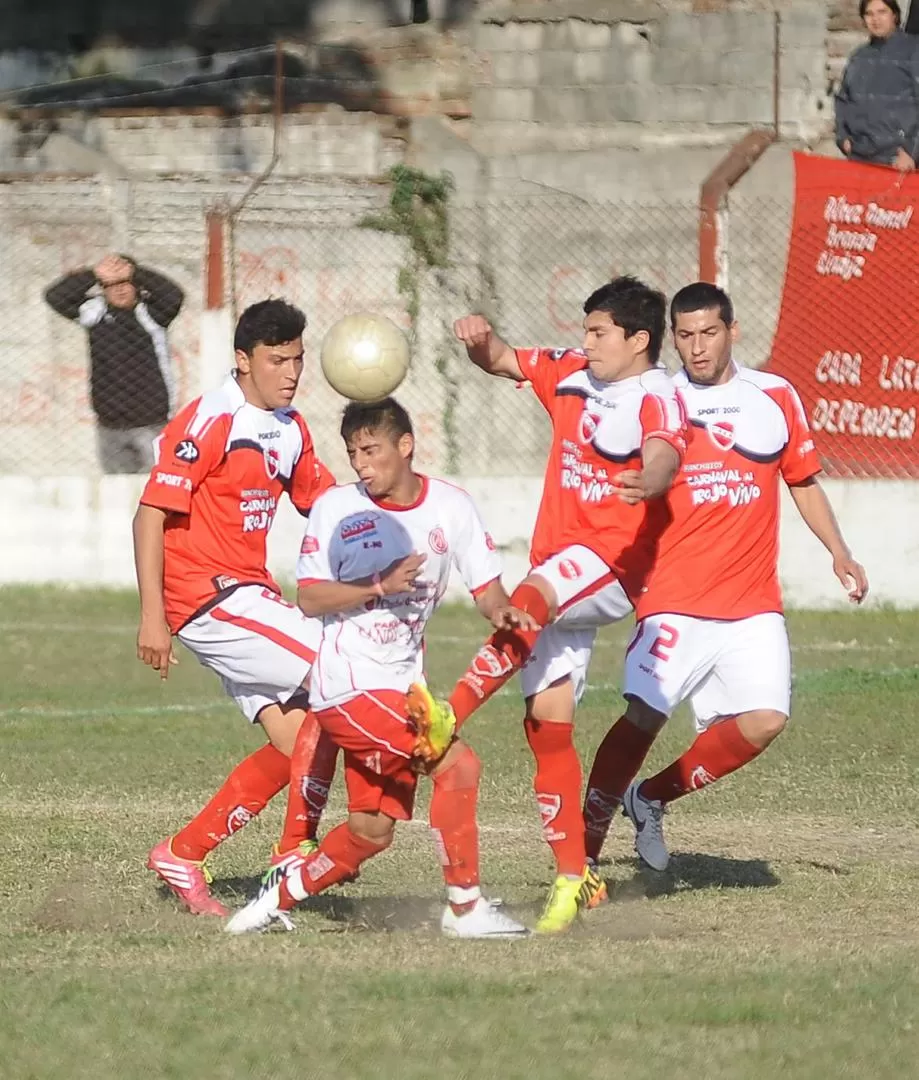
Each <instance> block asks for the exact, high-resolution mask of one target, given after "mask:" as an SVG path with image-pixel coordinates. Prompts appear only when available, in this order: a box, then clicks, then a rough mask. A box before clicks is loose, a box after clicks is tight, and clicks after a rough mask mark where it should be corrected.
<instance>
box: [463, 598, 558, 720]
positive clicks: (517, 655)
mask: <svg viewBox="0 0 919 1080" xmlns="http://www.w3.org/2000/svg"><path fill="white" fill-rule="evenodd" d="M510 599H511V603H512V604H513V605H514V607H516V608H519V609H520V610H521V611H525V612H527V614H529V615H531V616H532V617H533V618H534V619H535V620H536V621H537V622H538V623H539V625H540V627H543V626H545V625H546V623H547V622H548V621H549V605H548V604H547V603H546V600H545V597H544V596H543V595H542V593H541V592H540V591H539V589H537V588H536V586H535V585H528V584H527V583H526V582H523V584H521V585H518V586H517V588H516V589H514V591H513V592H512V593H511V598H510ZM538 637H539V631H538V630H496V631H495V632H494V633H493V634H492V635H491V637H490V638H489V639H488V640H487V641H486V642H485V644H484V645H483V646H482V648H481V649H479V651H478V652H477V653H476V654H475V658H474V659H473V661H472V663H471V664H470V665H469V667H468V668H467V669H466V672H465V674H464V675H463V676H462V677H461V679H460V681H459V682H458V683H457V684H456V686H455V687H454V689H453V693H452V694H451V695H450V704H451V705H452V706H453V711H454V713H456V727H457V730H459V728H460V725H461V724H463V723H464V722H465V721H466V720H467V719H468V718H469V717H470V716H471V715H472V714H473V713H474V712H475V711H476V709H478V708H480V707H481V706H482V705H484V704H485V702H486V701H488V699H489V698H490V697H491V696H492V694H494V693H496V692H497V691H498V690H500V689H501V687H502V686H504V684H505V683H506V682H508V680H510V679H511V678H513V676H514V674H515V673H516V672H518V671H519V670H520V669H521V668H522V667H523V665H524V664H525V663H526V662H527V659H528V657H529V655H530V653H531V652H532V651H533V646H534V645H535V644H536V639H537V638H538Z"/></svg>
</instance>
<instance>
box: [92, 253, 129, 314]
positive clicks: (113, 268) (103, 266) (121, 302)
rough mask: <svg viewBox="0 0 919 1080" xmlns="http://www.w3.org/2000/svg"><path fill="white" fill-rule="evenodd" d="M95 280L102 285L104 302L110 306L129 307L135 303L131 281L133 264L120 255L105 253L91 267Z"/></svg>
mask: <svg viewBox="0 0 919 1080" xmlns="http://www.w3.org/2000/svg"><path fill="white" fill-rule="evenodd" d="M93 273H94V274H95V275H96V280H97V281H98V282H99V284H100V285H101V286H102V290H103V293H104V294H105V302H106V303H107V304H110V305H111V306H112V307H118V308H130V307H134V305H135V304H136V303H137V289H136V287H135V285H134V283H133V280H132V279H133V277H134V264H133V263H132V262H131V261H130V260H128V259H125V258H124V257H123V256H121V255H106V256H105V258H104V259H103V260H102V261H101V262H100V263H98V264H97V265H96V266H94V267H93Z"/></svg>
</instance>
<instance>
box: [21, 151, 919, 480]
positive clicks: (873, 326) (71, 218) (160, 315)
mask: <svg viewBox="0 0 919 1080" xmlns="http://www.w3.org/2000/svg"><path fill="white" fill-rule="evenodd" d="M817 160H818V161H819V160H822V159H817ZM830 164H831V165H833V164H834V163H830ZM835 167H836V168H841V169H843V170H850V171H848V172H843V173H841V174H839V176H836V175H835V174H834V176H833V178H832V182H833V184H835V185H836V187H839V185H840V184H842V183H843V181H845V182H846V183H849V182H850V179H851V178H852V177H854V178H855V180H858V177H859V176H860V174H861V170H860V168H859V167H858V166H850V165H849V164H848V163H844V162H843V163H836V164H835ZM868 174H869V180H868V181H866V182H868V183H869V186H870V184H874V187H875V188H877V190H874V189H872V190H867V189H866V190H865V191H861V190H860V189H858V185H857V184H856V187H855V188H852V189H851V190H850V191H849V195H848V196H847V198H844V199H843V201H841V202H839V201H837V203H834V204H833V205H834V206H835V207H836V209H835V210H833V211H832V212H830V211H828V210H827V206H828V205H829V204H828V203H827V197H826V194H825V193H823V194H820V195H819V197H818V195H814V194H812V195H810V196H807V197H804V196H802V195H801V193H800V191H799V197H798V206H797V211H795V199H794V193H793V192H792V191H791V190H789V191H787V192H776V194H775V195H774V196H770V197H767V198H763V197H756V198H754V197H751V196H749V195H743V194H732V195H731V197H730V199H729V207H728V213H727V214H726V215H725V220H726V221H727V230H726V236H725V237H724V238H723V240H724V242H725V250H726V252H727V256H728V258H727V267H728V287H729V290H730V292H731V294H732V296H733V298H734V301H735V304H736V308H737V313H738V317H739V320H740V325H741V331H742V337H741V342H740V345H739V346H738V355H739V358H740V359H741V361H742V362H744V363H746V364H749V365H752V366H756V367H763V366H768V367H770V368H771V369H773V370H776V371H779V372H780V373H781V374H784V375H786V376H788V377H789V378H791V380H792V381H793V382H794V383H795V384H796V386H798V389H799V390H800V392H801V394H802V397H803V398H804V401H805V405H806V407H807V409H808V413H809V416H810V419H811V421H812V424H813V427H814V428H815V434H816V440H817V444H818V449H819V450H820V452H821V454H822V455H823V457H824V461H825V464H826V466H827V469H828V471H829V472H830V473H831V474H834V475H842V476H915V475H919V465H917V462H916V454H915V450H914V445H915V441H914V430H915V418H916V409H917V407H919V406H917V405H916V404H915V398H916V396H917V394H919V377H917V376H915V375H914V372H915V371H916V370H917V359H919V358H917V357H916V342H917V340H919V326H917V311H919V306H917V301H919V296H917V295H915V294H916V293H917V292H919V279H917V277H916V274H915V270H914V261H915V260H914V258H913V246H911V243H912V233H911V232H910V229H911V228H913V227H914V225H913V211H912V209H911V207H912V206H913V199H914V198H919V192H916V191H914V190H913V186H911V185H913V182H912V181H909V182H907V183H905V184H898V183H897V182H896V181H895V176H894V174H893V173H891V174H890V175H889V176H888V174H887V172H886V171H884V170H878V169H869V170H868ZM882 181H883V183H882ZM852 182H853V183H854V182H855V181H854V180H853V181H852ZM859 182H861V181H859ZM914 186H919V182H915V185H914ZM833 190H836V188H835V187H834V188H833ZM839 190H840V192H841V191H842V190H844V188H840V189H839ZM392 191H393V188H392V186H391V184H390V182H389V180H373V181H371V180H362V179H352V180H349V181H344V180H341V179H332V178H329V177H318V178H316V179H312V180H308V179H302V178H295V177H292V176H290V175H289V174H287V173H282V175H280V176H279V177H277V178H275V177H269V178H267V179H266V180H265V181H264V182H263V183H261V184H260V185H256V186H255V187H253V183H252V180H251V178H249V177H242V178H230V177H215V176H212V175H211V176H196V177H188V176H185V177H181V178H178V177H176V178H172V177H158V178H152V177H151V178H143V179H137V178H133V179H128V178H124V179H103V178H101V177H97V178H90V177H80V178H66V177H47V178H41V177H37V176H36V177H34V178H22V177H20V178H7V179H6V180H5V181H4V182H0V227H2V228H3V234H4V239H5V246H4V252H5V258H3V259H2V260H0V317H2V319H3V326H4V333H3V335H2V336H0V387H2V390H3V392H4V395H5V399H6V401H7V402H8V410H7V421H6V433H7V438H6V439H4V440H3V444H2V448H0V472H3V473H6V474H29V475H37V476H60V475H78V476H94V475H99V473H100V472H102V471H108V472H132V471H143V465H144V463H143V461H142V460H141V459H140V458H139V457H137V453H138V451H137V446H141V447H143V448H149V443H150V431H151V429H153V430H155V429H156V428H157V426H158V425H161V424H162V422H163V421H164V420H165V419H166V415H167V414H168V413H170V412H171V411H173V410H174V409H175V407H176V406H177V405H181V404H182V403H184V402H185V401H188V400H190V399H191V398H192V397H194V396H196V395H197V394H198V393H201V392H202V391H203V390H204V389H206V388H207V386H208V385H210V384H212V383H213V382H214V380H215V379H216V378H217V377H218V375H219V372H216V373H215V371H214V369H213V367H210V368H208V367H206V366H205V365H204V364H203V363H202V359H201V354H202V338H201V335H202V329H201V328H202V313H203V308H204V304H205V300H204V298H205V295H206V289H207V266H208V258H207V255H208V232H207V227H206V219H207V215H208V213H209V212H213V211H214V209H215V208H218V207H219V208H222V210H221V212H222V214H223V220H224V221H225V223H226V225H225V229H224V235H225V252H224V255H225V259H224V261H225V277H226V287H225V294H224V295H225V301H226V303H227V304H228V306H229V307H230V308H231V309H232V310H233V311H234V312H236V313H238V312H239V311H240V310H241V309H242V308H243V307H245V306H246V305H247V304H249V303H252V302H253V301H255V300H257V299H262V298H264V297H267V296H284V297H287V298H288V299H290V300H292V301H293V302H294V303H296V304H298V305H299V306H301V307H302V308H303V309H304V310H305V311H306V312H307V314H308V316H309V320H310V326H309V329H308V337H307V344H308V356H309V359H310V362H309V363H308V364H307V367H306V370H305V373H304V377H303V383H302V389H301V392H300V395H299V398H298V404H299V406H300V407H301V408H302V409H303V411H304V413H305V414H306V416H307V417H308V419H309V422H310V425H311V427H312V429H313V431H314V435H315V438H316V442H317V445H318V447H319V450H320V452H321V453H322V455H323V456H324V457H325V458H326V459H327V460H328V461H329V462H330V464H331V465H332V466H333V468H335V469H336V471H337V472H338V473H339V474H340V475H343V476H344V475H347V470H346V463H345V460H344V456H343V452H342V448H341V446H340V440H339V439H338V436H337V423H338V417H339V415H340V410H341V406H342V400H341V399H340V398H339V397H338V396H337V395H336V394H335V393H334V392H333V391H332V390H331V389H330V388H329V387H328V386H327V385H326V384H325V383H324V381H323V380H322V378H321V374H320V372H319V367H318V362H317V360H318V350H319V344H320V342H321V340H322V336H323V335H324V333H325V332H326V330H327V329H328V328H329V327H330V326H331V325H332V323H334V322H335V321H336V320H337V319H338V318H340V317H341V316H342V315H344V314H347V313H349V312H353V311H358V310H372V311H377V312H380V313H382V314H385V315H388V316H389V317H390V318H392V319H394V320H395V321H396V322H397V323H399V324H400V325H401V326H402V327H403V328H404V329H405V330H406V331H407V332H409V334H410V336H411V339H412V343H413V363H412V368H411V371H410V374H409V376H408V378H407V380H406V382H405V384H404V385H403V387H402V388H401V389H400V390H399V397H400V398H401V399H402V400H403V401H404V403H405V404H406V405H407V406H408V408H409V409H410V410H411V411H412V413H413V415H414V417H415V421H416V424H417V427H418V433H419V437H420V438H419V461H420V464H421V466H422V467H423V468H425V469H430V470H432V471H436V472H440V473H445V474H456V475H464V476H489V475H500V474H507V473H509V472H513V473H515V474H522V475H538V474H539V473H540V472H541V470H542V465H543V460H544V453H545V449H546V445H547V440H548V428H547V424H546V421H545V417H544V416H543V414H542V411H541V409H540V408H539V406H538V404H537V402H536V401H535V398H534V397H533V395H532V394H531V393H530V392H529V391H528V390H526V389H523V390H520V389H517V388H515V387H514V386H513V385H512V384H510V383H507V382H505V381H502V380H497V379H490V378H488V377H487V376H485V375H483V374H482V373H481V372H479V371H478V370H476V369H475V368H473V367H472V366H471V365H470V364H469V363H468V362H467V361H466V359H465V355H464V353H463V351H462V350H461V349H460V348H459V347H458V346H457V343H456V342H455V341H454V339H453V335H452V324H453V321H454V320H455V319H456V318H458V317H459V316H461V315H463V314H466V313H468V312H470V311H481V312H484V313H485V314H487V315H488V316H489V317H490V318H491V319H492V321H493V322H494V325H495V326H496V328H497V330H498V332H499V333H500V334H501V335H502V336H503V337H505V338H506V339H507V340H508V341H510V342H511V343H513V344H518V345H533V344H540V345H548V346H554V347H557V346H564V345H573V344H577V343H578V342H579V340H580V324H581V315H582V312H581V305H582V303H583V300H584V298H585V297H586V295H587V294H588V293H589V292H590V291H591V290H592V289H593V288H595V287H596V286H597V285H598V284H600V283H601V282H603V281H605V280H607V279H608V278H609V277H610V276H611V275H613V274H615V273H620V272H626V271H627V272H631V273H635V274H637V275H639V276H641V277H643V278H645V279H646V280H648V281H649V282H651V283H652V284H654V285H655V286H657V287H659V288H661V289H663V290H664V291H665V292H666V293H668V294H672V293H673V292H674V291H675V290H676V289H677V288H679V287H680V286H681V285H683V284H685V283H686V282H688V281H692V280H694V279H695V277H696V276H697V273H698V271H697V265H698V264H697V256H698V250H697V229H698V211H697V208H696V206H695V205H693V204H692V203H690V202H683V203H676V202H662V201H657V202H653V203H647V202H646V203H641V202H625V201H622V202H617V203H601V202H594V201H590V202H588V201H585V200H584V199H580V198H576V197H574V196H571V195H565V194H561V193H558V192H554V193H549V192H547V193H545V194H540V195H529V194H528V195H519V194H515V195H513V196H510V195H508V196H498V195H488V196H483V197H482V198H480V199H478V200H476V201H474V202H472V201H469V200H468V199H467V198H461V197H459V196H457V195H455V194H450V195H449V197H446V198H445V200H444V204H443V207H442V209H443V212H444V215H445V222H446V229H445V231H444V232H443V235H441V236H440V237H439V240H438V243H440V245H441V246H440V248H438V249H437V250H436V251H434V253H433V256H432V253H431V250H430V249H429V248H426V247H425V243H426V241H425V237H424V236H423V235H420V236H419V234H418V233H416V232H413V229H412V227H407V226H406V224H405V221H404V220H403V221H401V223H400V221H399V220H396V219H394V218H393V216H392V206H391V202H392V200H391V195H392ZM840 197H841V196H840V194H839V192H837V195H836V196H833V198H837V200H838V199H839V198H840ZM847 207H848V209H847ZM853 207H855V208H856V209H852V208H853ZM858 207H860V208H861V210H858V209H857V208H858ZM828 214H829V216H830V217H834V215H835V220H832V221H830V220H828V218H827V215H828ZM795 215H796V216H795ZM859 215H860V218H859V220H858V221H856V220H855V219H856V217H859ZM916 221H919V215H917V216H916ZM422 225H423V222H422ZM435 239H436V238H435ZM435 246H436V245H435ZM789 248H790V250H791V261H790V262H789ZM112 253H123V254H124V255H127V256H129V257H130V259H131V260H133V261H134V262H135V263H136V266H137V269H136V271H134V284H135V285H137V286H139V288H140V290H141V294H140V299H141V300H142V301H143V307H144V312H145V314H144V315H143V316H141V315H139V314H138V313H137V312H136V311H135V309H134V308H133V307H132V306H130V305H129V310H128V311H127V313H125V312H124V311H123V310H119V309H118V303H117V301H114V300H112V302H111V303H107V302H106V301H108V300H110V299H112V297H113V294H111V293H109V292H106V291H105V290H103V289H101V288H100V286H99V283H98V282H97V281H96V279H95V277H94V275H93V273H92V272H88V271H91V270H92V268H99V267H100V262H101V261H102V260H103V259H104V258H105V257H106V256H107V255H110V254H112ZM786 266H787V274H786ZM820 267H822V269H820ZM110 269H111V268H110ZM116 270H117V267H116ZM80 271H83V274H82V276H80V274H79V272H80ZM74 274H76V275H77V276H76V277H74ZM115 276H116V277H118V276H119V274H118V273H117V272H116V274H115ZM122 276H123V275H122ZM112 287H114V288H115V289H116V290H117V288H118V287H119V283H118V282H114V285H112V284H111V283H110V289H111V288H112ZM170 290H173V291H172V292H171V293H170ZM175 290H180V291H181V301H182V302H181V306H180V308H179V310H178V314H176V312H175V310H173V309H174V308H176V307H177V306H178V305H177V303H176V299H175V297H176V291H175ZM170 297H172V299H170ZM132 302H133V301H132ZM173 316H175V317H174V318H173ZM777 328H778V330H779V334H778V337H776V331H777ZM665 352H666V356H665V359H667V361H668V362H670V361H672V360H673V354H672V351H671V350H670V348H669V346H668V347H667V348H666V350H665ZM224 366H225V370H227V371H229V370H230V368H231V366H232V354H231V350H230V349H229V343H227V349H226V356H225V365H224ZM134 429H138V431H137V439H133V437H132V436H129V435H126V434H125V431H126V430H127V431H133V430H134Z"/></svg>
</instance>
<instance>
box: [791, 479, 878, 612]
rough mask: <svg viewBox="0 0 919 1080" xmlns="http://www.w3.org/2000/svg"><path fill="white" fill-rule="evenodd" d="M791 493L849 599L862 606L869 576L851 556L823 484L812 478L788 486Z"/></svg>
mask: <svg viewBox="0 0 919 1080" xmlns="http://www.w3.org/2000/svg"><path fill="white" fill-rule="evenodd" d="M788 490H789V491H790V492H791V497H792V498H793V499H794V501H795V506H796V507H797V508H798V513H799V514H800V515H801V517H802V518H804V522H805V524H806V525H807V527H808V528H809V529H810V531H811V532H812V533H813V534H814V536H816V537H817V539H818V540H819V541H820V543H821V544H823V546H824V547H825V548H826V549H827V551H828V552H829V553H830V555H831V557H832V559H833V573H834V574H835V575H836V576H837V577H838V578H839V580H840V582H841V583H842V586H843V588H844V589H846V590H847V591H848V593H849V599H850V600H851V601H852V603H853V604H860V603H861V602H862V601H863V600H864V599H865V597H866V596H867V595H868V575H867V574H866V573H865V568H864V567H863V566H862V564H861V563H859V562H856V560H855V559H854V558H853V557H852V552H851V551H850V550H849V545H848V544H847V543H846V542H845V540H844V539H843V535H842V531H841V529H840V528H839V522H838V521H837V520H836V515H835V514H834V513H833V507H832V506H831V505H830V500H829V499H828V498H827V494H826V492H825V491H824V490H823V487H822V486H821V484H820V482H819V481H818V480H817V478H816V477H813V476H811V477H809V478H808V479H807V480H804V481H803V482H802V483H800V484H789V487H788Z"/></svg>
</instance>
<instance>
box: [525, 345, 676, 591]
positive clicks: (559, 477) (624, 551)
mask: <svg viewBox="0 0 919 1080" xmlns="http://www.w3.org/2000/svg"><path fill="white" fill-rule="evenodd" d="M516 352H517V362H518V363H519V365H520V370H521V371H522V372H523V375H524V377H525V378H526V379H528V380H529V382H530V383H531V385H532V387H533V390H534V391H535V392H536V396H537V397H538V398H539V400H540V401H541V402H542V404H543V406H544V408H545V409H546V411H547V412H548V414H549V416H550V417H551V419H552V447H551V449H550V451H549V461H548V464H547V466H546V474H545V481H544V483H543V492H542V501H541V503H540V507H539V514H538V516H537V519H536V527H535V530H534V533H533V542H532V547H531V551H530V559H531V562H532V564H533V565H534V566H538V565H539V564H540V563H543V562H545V561H546V559H548V558H550V557H551V556H552V555H557V554H558V553H559V552H560V551H562V550H563V549H564V548H566V547H568V546H570V545H571V544H583V545H584V546H585V547H588V548H590V549H591V550H592V551H595V552H596V553H597V554H598V555H599V556H600V558H602V559H603V560H604V562H605V563H606V564H607V566H609V567H610V568H611V569H612V570H613V571H614V572H615V573H616V574H617V576H618V577H619V578H620V580H622V581H623V584H625V585H626V587H627V588H628V587H629V583H630V582H632V581H633V580H640V579H641V576H642V574H643V573H644V572H645V570H646V567H647V563H648V560H649V559H650V558H651V557H652V555H653V550H654V547H655V543H656V537H657V535H658V534H659V532H660V530H661V529H662V528H663V525H664V523H665V522H664V517H663V506H662V505H660V501H659V500H657V501H655V502H649V503H641V504H640V505H638V506H627V505H626V504H625V503H623V502H622V501H621V500H620V499H619V497H618V496H617V495H616V494H615V491H614V486H613V480H614V478H615V476H616V474H617V473H619V472H622V471H624V470H626V469H640V468H641V452H642V449H643V447H644V445H645V443H646V442H647V441H648V440H649V439H662V440H663V441H664V442H666V443H668V444H669V445H670V446H672V447H673V448H674V449H675V450H676V452H677V453H678V454H679V455H680V458H681V459H682V457H683V454H684V453H685V451H686V442H687V439H688V437H689V429H688V427H687V425H686V419H685V416H684V413H683V409H682V405H681V403H680V401H679V399H678V397H677V395H676V390H675V388H674V385H673V380H672V379H671V378H670V376H669V375H668V374H667V372H666V371H664V370H663V368H652V369H651V370H650V371H646V372H644V373H643V374H642V375H634V376H632V377H631V378H628V379H623V380H621V381H620V382H614V383H605V382H600V381H599V380H597V379H595V378H594V377H593V375H592V374H591V373H590V371H589V370H588V368H587V357H586V356H585V355H584V353H582V352H581V351H580V350H578V349H566V350H555V351H550V350H548V349H518V350H517V351H516Z"/></svg>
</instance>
